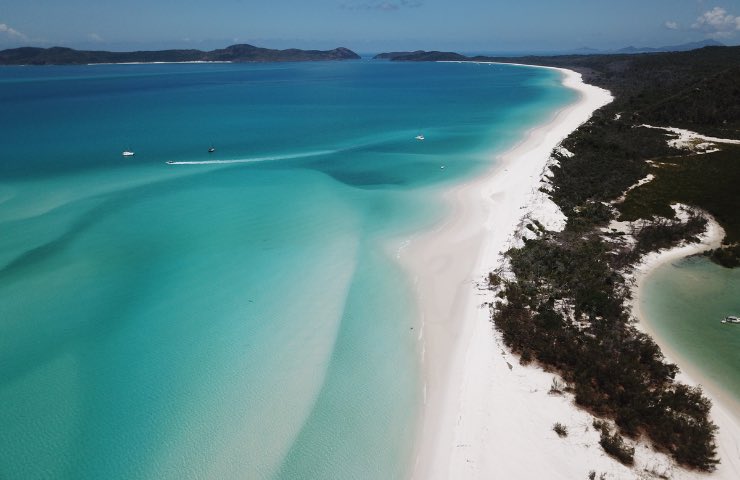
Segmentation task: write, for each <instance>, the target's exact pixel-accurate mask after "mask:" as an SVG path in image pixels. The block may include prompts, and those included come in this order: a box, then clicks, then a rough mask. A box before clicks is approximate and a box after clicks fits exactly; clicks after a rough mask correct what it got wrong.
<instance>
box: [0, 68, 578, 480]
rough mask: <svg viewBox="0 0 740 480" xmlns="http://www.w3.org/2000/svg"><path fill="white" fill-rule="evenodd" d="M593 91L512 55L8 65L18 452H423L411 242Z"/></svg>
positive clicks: (9, 327)
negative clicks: (579, 91) (487, 59)
mask: <svg viewBox="0 0 740 480" xmlns="http://www.w3.org/2000/svg"><path fill="white" fill-rule="evenodd" d="M573 100H574V93H573V92H571V91H569V90H566V89H564V88H562V87H561V86H560V85H559V78H558V76H557V74H555V73H553V72H550V71H547V70H539V69H529V68H516V67H504V66H496V67H492V66H480V65H459V64H395V63H389V62H369V61H363V62H346V63H312V64H278V65H269V64H268V65H224V64H219V65H119V66H80V67H38V68H36V67H34V68H23V67H18V68H15V67H11V68H3V69H0V105H2V106H3V114H2V115H0V144H2V145H3V153H2V157H1V160H0V232H2V235H0V405H2V408H0V478H3V479H35V478H54V479H65V478H68V479H99V478H106V479H118V478H120V479H137V478H141V479H153V478H157V479H167V478H172V479H183V478H218V479H226V478H249V479H272V478H279V479H302V478H321V479H329V478H342V479H344V478H369V479H377V478H387V479H390V478H404V477H405V476H406V475H407V474H408V467H409V462H410V456H411V453H412V450H413V439H414V434H415V422H416V419H417V410H418V407H419V405H420V402H421V394H420V390H421V389H420V380H419V379H420V373H419V368H420V367H419V345H418V343H417V342H418V340H417V338H416V335H415V334H414V333H413V332H412V331H411V327H412V326H413V325H414V323H415V322H416V315H415V312H416V305H415V303H414V302H415V300H414V297H413V293H412V286H411V285H410V282H409V280H408V279H407V278H406V276H405V274H404V272H403V271H401V269H400V267H399V265H398V264H397V262H396V251H397V249H398V247H399V245H400V243H401V242H402V241H403V240H404V239H405V238H408V237H409V236H410V235H412V234H413V233H414V232H416V231H419V230H420V229H424V228H428V227H430V226H431V225H433V224H434V223H435V222H437V221H439V220H440V219H441V218H442V217H443V215H444V214H445V206H444V205H443V204H442V202H441V196H440V195H439V193H440V192H441V191H442V190H443V189H444V188H446V187H448V186H450V185H452V184H454V183H456V182H460V181H463V180H465V179H468V178H471V177H472V176H474V175H476V174H479V173H480V172H482V171H483V169H485V168H486V167H488V166H489V165H490V162H491V159H492V158H493V154H494V152H496V151H500V150H502V149H505V148H507V147H509V146H511V145H512V144H513V143H514V142H516V141H517V140H518V139H520V138H521V137H522V135H523V133H524V132H525V131H526V130H527V129H528V128H531V127H532V126H533V125H535V124H537V123H541V122H542V121H544V120H546V119H547V118H549V116H551V115H552V114H553V113H554V111H555V110H556V109H557V108H560V107H562V106H564V105H565V104H567V103H569V102H571V101H573ZM419 133H423V134H424V135H425V136H426V140H425V141H423V142H419V141H416V140H414V137H415V136H416V135H418V134H419ZM210 145H213V146H215V147H216V151H215V152H214V153H212V154H208V153H207V149H208V147H209V146H210ZM125 149H131V150H134V151H136V156H135V157H132V158H124V157H122V156H121V151H123V150H125ZM167 161H175V162H235V163H200V164H187V165H168V164H166V163H165V162H167ZM442 165H444V166H445V167H446V168H445V169H441V168H440V166H442Z"/></svg>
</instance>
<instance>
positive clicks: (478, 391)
mask: <svg viewBox="0 0 740 480" xmlns="http://www.w3.org/2000/svg"><path fill="white" fill-rule="evenodd" d="M452 63H460V62H452ZM476 63H478V62H476ZM522 66H523V67H527V68H548V69H553V70H557V71H559V72H561V75H562V76H563V77H562V83H563V85H564V86H566V87H568V88H572V89H574V90H575V91H577V92H578V94H579V98H578V99H577V100H576V101H575V102H573V103H572V104H570V105H568V106H566V107H564V108H562V109H561V110H559V111H558V112H556V113H555V114H554V115H553V116H552V117H551V118H550V119H549V120H548V121H547V122H545V123H543V124H541V125H539V126H536V127H534V128H533V129H531V130H530V131H528V132H527V134H526V135H525V136H524V139H523V140H522V141H521V142H520V143H518V144H517V145H515V146H514V147H513V148H511V149H509V150H508V151H507V152H505V153H503V154H501V155H499V156H497V162H496V164H495V166H494V167H492V168H491V170H490V171H488V172H487V173H485V174H483V175H481V176H480V177H478V178H476V179H473V180H471V181H469V182H466V183H464V184H462V185H458V186H456V187H453V188H452V189H450V190H449V191H447V192H445V193H444V198H445V200H446V201H447V202H448V203H449V204H450V205H451V213H450V215H449V216H448V218H447V219H446V220H445V221H444V222H443V223H442V224H440V225H438V226H436V227H435V228H434V229H432V230H431V231H429V232H424V233H422V234H420V235H418V236H417V237H415V238H414V239H412V242H411V245H409V248H405V249H404V252H403V255H401V257H400V260H401V263H402V265H403V266H404V267H405V268H406V269H407V271H408V272H409V273H410V275H411V278H412V279H413V282H414V286H415V289H416V293H417V301H418V305H419V309H420V313H419V315H420V320H419V324H420V328H419V333H418V335H419V341H420V344H421V349H422V352H421V357H422V360H421V361H422V376H423V379H422V381H423V399H424V403H423V407H422V412H421V413H420V420H419V422H418V428H417V436H416V438H417V440H416V445H415V450H414V456H413V459H412V465H411V466H410V470H411V472H412V473H411V478H414V479H418V480H427V479H452V478H454V479H477V478H481V479H482V478H492V477H493V478H562V479H572V478H587V476H588V475H590V472H596V474H597V475H601V474H605V475H606V477H605V478H638V476H639V475H643V474H644V473H643V472H647V474H648V477H647V478H650V477H662V478H675V479H689V478H706V477H707V474H706V473H700V472H694V471H688V470H685V469H682V468H680V467H678V466H676V465H675V462H673V461H672V460H671V459H670V458H668V457H667V456H666V455H664V454H659V453H656V452H655V451H653V449H652V448H651V446H650V445H649V444H648V443H646V442H645V441H642V440H641V441H639V442H637V444H636V449H635V467H633V468H628V467H625V466H624V465H622V464H620V463H618V462H617V461H616V460H614V459H612V458H611V457H609V456H607V455H606V453H605V452H604V451H603V449H601V447H600V446H599V444H598V442H599V434H598V432H597V431H596V430H595V429H593V428H592V426H591V423H592V419H593V417H592V416H591V415H590V414H589V413H588V412H586V411H584V410H582V409H579V408H578V407H576V406H575V405H574V403H573V400H572V396H570V395H560V396H556V395H550V394H549V393H548V391H549V387H550V385H551V382H552V381H553V379H554V378H556V377H557V376H556V375H554V374H552V373H548V372H546V371H544V370H542V369H540V368H538V367H534V366H526V367H525V366H521V365H519V363H518V358H517V357H516V356H514V355H512V354H510V353H509V352H508V351H507V349H506V348H505V347H504V346H503V342H502V341H501V338H500V335H499V334H498V332H496V331H495V330H494V329H493V326H492V323H491V321H490V311H489V309H488V308H487V307H486V304H487V303H489V302H492V301H494V298H493V297H492V295H491V292H490V291H488V290H486V289H485V286H484V285H479V284H482V283H483V282H484V281H485V278H486V276H487V274H488V273H489V272H491V271H494V270H495V269H496V268H498V267H500V266H501V265H502V264H503V257H502V255H501V253H503V252H504V251H505V250H507V249H508V248H510V247H513V246H515V245H516V242H517V241H519V240H518V238H516V237H518V236H521V235H522V232H523V231H524V228H523V220H524V219H525V217H527V216H534V217H536V218H537V219H538V220H540V221H541V222H542V223H544V224H545V226H546V227H547V228H553V226H555V227H556V228H557V226H558V225H561V226H562V224H563V218H562V213H561V212H559V210H558V209H557V207H556V206H555V205H554V204H553V203H552V201H551V200H549V199H548V198H547V197H546V195H544V194H543V193H541V192H539V188H540V187H541V186H542V185H543V176H544V175H545V174H546V172H547V169H548V165H549V162H550V161H551V158H550V157H551V152H552V150H553V149H555V148H556V147H557V146H558V145H559V144H560V142H561V141H562V140H564V139H565V138H566V137H567V136H568V135H570V133H571V132H573V131H574V130H575V129H577V128H578V127H579V126H580V125H581V124H583V123H584V122H586V121H588V120H589V119H590V118H591V115H592V114H593V112H594V111H595V110H597V109H598V108H600V107H602V106H604V105H606V104H607V103H609V102H610V101H611V100H612V96H611V94H610V93H609V92H608V91H606V90H603V89H601V88H598V87H595V86H592V85H588V84H585V83H584V82H583V81H582V79H581V75H580V74H578V73H576V72H574V71H571V70H566V69H559V68H554V67H539V66H529V65H522ZM714 225H716V224H714ZM714 225H712V224H711V223H710V226H711V228H714ZM717 227H718V226H717ZM708 237H709V238H710V240H711V241H710V242H709V243H707V242H704V243H703V249H706V248H710V246H709V245H714V243H712V242H716V241H717V238H719V239H721V234H719V233H717V232H715V231H710V232H709V233H708ZM693 247H694V246H692V245H689V246H688V247H683V248H693ZM691 253H692V252H689V253H687V251H686V250H682V249H681V248H679V249H673V250H669V251H666V252H661V253H659V254H655V255H654V257H655V258H653V257H650V256H648V258H647V261H646V262H644V263H642V264H640V266H638V267H637V268H636V269H635V277H634V278H635V280H636V281H635V287H634V289H633V292H634V293H635V298H637V297H638V296H639V285H640V284H641V282H644V280H645V278H647V276H648V275H649V272H650V271H652V270H653V269H654V268H657V266H658V265H660V264H662V263H663V262H665V261H671V260H672V259H676V258H682V257H684V256H687V255H689V254H691ZM651 258H652V260H651ZM635 304H636V303H633V305H635ZM635 315H636V316H637V317H638V318H639V317H640V315H641V314H640V312H639V311H636V312H635ZM646 330H649V328H646ZM647 333H649V334H650V335H651V336H652V337H653V338H654V339H655V341H656V342H657V343H658V344H659V345H660V346H661V348H663V347H664V345H663V343H662V342H661V339H659V338H656V337H655V336H654V334H653V333H654V332H650V331H648V332H647ZM667 356H668V357H669V358H670V357H671V356H672V355H671V352H670V351H668V352H667ZM682 363H685V362H682ZM679 367H682V365H679ZM694 378H696V377H694V373H693V372H691V373H690V374H689V375H687V374H685V373H681V374H680V375H679V380H681V381H684V382H685V383H689V384H696V382H694V381H693V379H694ZM705 393H707V392H705ZM708 394H709V396H710V398H711V399H712V400H713V405H714V406H713V409H712V419H713V420H714V421H715V423H717V424H718V425H719V427H720V433H719V435H718V453H719V456H720V459H721V461H722V463H721V464H720V465H719V467H718V469H717V471H716V472H714V473H712V474H710V475H709V476H710V477H711V478H717V479H720V478H722V479H724V478H728V479H729V478H737V476H738V475H740V473H739V472H740V438H738V432H740V423H739V422H738V421H737V418H735V417H734V416H733V415H732V413H731V412H732V407H731V406H728V405H725V404H724V403H723V402H722V401H718V400H717V398H716V396H715V392H712V391H710V392H708ZM720 400H721V399H720ZM556 422H558V423H562V424H563V425H565V426H566V427H567V428H568V436H567V437H566V438H560V437H558V436H557V434H556V433H555V432H554V431H553V425H554V424H555V423H556ZM533 453H535V454H533ZM640 478H642V477H640Z"/></svg>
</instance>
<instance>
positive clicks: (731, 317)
mask: <svg viewBox="0 0 740 480" xmlns="http://www.w3.org/2000/svg"><path fill="white" fill-rule="evenodd" d="M722 323H740V317H736V316H735V315H728V316H726V317H725V318H723V319H722Z"/></svg>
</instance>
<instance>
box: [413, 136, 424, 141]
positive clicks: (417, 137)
mask: <svg viewBox="0 0 740 480" xmlns="http://www.w3.org/2000/svg"><path fill="white" fill-rule="evenodd" d="M414 138H416V139H417V140H424V135H417V136H416V137H414Z"/></svg>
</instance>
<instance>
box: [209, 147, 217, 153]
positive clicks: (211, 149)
mask: <svg viewBox="0 0 740 480" xmlns="http://www.w3.org/2000/svg"><path fill="white" fill-rule="evenodd" d="M215 151H216V149H215V148H213V147H209V148H208V153H213V152H215Z"/></svg>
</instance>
